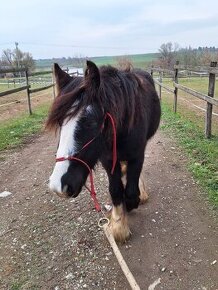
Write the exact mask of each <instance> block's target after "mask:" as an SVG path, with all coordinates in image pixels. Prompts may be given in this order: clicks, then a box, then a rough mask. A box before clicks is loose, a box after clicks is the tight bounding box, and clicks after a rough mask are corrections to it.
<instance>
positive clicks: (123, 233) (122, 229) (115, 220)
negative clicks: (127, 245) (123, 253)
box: [109, 204, 131, 243]
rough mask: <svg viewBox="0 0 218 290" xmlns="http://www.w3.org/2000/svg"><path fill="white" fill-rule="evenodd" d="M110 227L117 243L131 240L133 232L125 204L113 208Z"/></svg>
mask: <svg viewBox="0 0 218 290" xmlns="http://www.w3.org/2000/svg"><path fill="white" fill-rule="evenodd" d="M109 227H110V230H111V232H112V235H113V237H114V239H115V240H116V242H119V243H124V242H125V241H127V240H128V239H129V237H130V234H131V232H130V229H129V225H128V219H127V214H126V212H125V209H124V206H123V204H120V205H118V206H113V209H112V213H111V219H110V224H109Z"/></svg>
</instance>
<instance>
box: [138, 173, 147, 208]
mask: <svg viewBox="0 0 218 290" xmlns="http://www.w3.org/2000/svg"><path fill="white" fill-rule="evenodd" d="M139 191H140V195H139V198H140V203H141V204H143V203H145V202H146V201H147V200H148V193H147V190H146V183H145V176H144V174H143V170H142V172H141V174H140V177H139Z"/></svg>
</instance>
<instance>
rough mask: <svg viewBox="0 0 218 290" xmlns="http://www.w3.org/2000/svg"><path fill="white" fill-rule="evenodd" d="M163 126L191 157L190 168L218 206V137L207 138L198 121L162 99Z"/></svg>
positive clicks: (212, 201) (213, 202)
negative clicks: (172, 107)
mask: <svg viewBox="0 0 218 290" xmlns="http://www.w3.org/2000/svg"><path fill="white" fill-rule="evenodd" d="M162 120H163V125H162V126H161V128H162V129H163V130H166V131H167V132H169V133H170V134H171V135H173V136H174V137H175V138H176V139H177V143H178V145H179V146H181V147H182V148H183V149H185V151H186V153H187V155H188V157H189V169H190V171H191V172H192V173H193V176H194V177H195V179H196V180H197V182H198V183H199V184H200V185H201V186H202V187H203V188H204V189H205V190H206V191H207V192H208V195H209V200H210V201H211V203H212V204H213V205H214V206H215V207H218V162H217V160H218V137H217V136H216V137H215V136H213V137H212V138H211V139H210V140H208V139H205V137H204V134H203V132H202V128H200V127H199V126H198V125H197V123H195V122H193V121H191V120H187V119H185V118H184V117H183V116H182V115H180V114H179V113H177V114H174V113H173V111H172V110H171V108H170V106H169V105H168V104H167V102H166V101H164V100H163V101H162Z"/></svg>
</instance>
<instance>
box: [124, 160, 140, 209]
mask: <svg viewBox="0 0 218 290" xmlns="http://www.w3.org/2000/svg"><path fill="white" fill-rule="evenodd" d="M143 162H144V156H141V158H138V159H134V160H129V161H128V166H127V182H126V188H125V203H126V209H127V211H131V210H132V209H134V208H137V207H138V205H139V202H140V199H141V198H142V196H140V189H141V191H142V189H143V188H144V186H142V185H141V182H140V185H141V186H140V187H141V188H140V189H139V176H140V173H141V170H142V166H143ZM140 197H141V198H140Z"/></svg>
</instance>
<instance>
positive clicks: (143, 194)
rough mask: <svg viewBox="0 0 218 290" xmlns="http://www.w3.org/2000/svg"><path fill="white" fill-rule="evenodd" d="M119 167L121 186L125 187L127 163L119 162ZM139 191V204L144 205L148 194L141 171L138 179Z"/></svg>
mask: <svg viewBox="0 0 218 290" xmlns="http://www.w3.org/2000/svg"><path fill="white" fill-rule="evenodd" d="M120 166H121V172H122V182H123V185H124V186H126V174H127V166H128V162H127V161H122V162H120ZM139 191H140V195H139V198H140V203H141V204H144V203H145V202H146V201H147V200H148V193H147V190H146V182H145V176H144V174H143V170H142V171H141V174H140V177H139Z"/></svg>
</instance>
